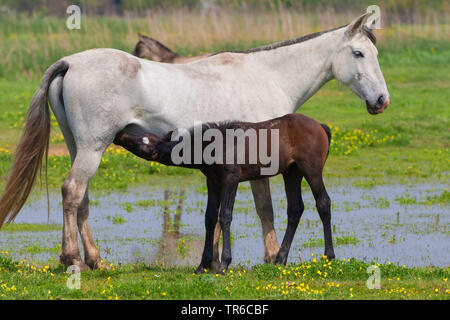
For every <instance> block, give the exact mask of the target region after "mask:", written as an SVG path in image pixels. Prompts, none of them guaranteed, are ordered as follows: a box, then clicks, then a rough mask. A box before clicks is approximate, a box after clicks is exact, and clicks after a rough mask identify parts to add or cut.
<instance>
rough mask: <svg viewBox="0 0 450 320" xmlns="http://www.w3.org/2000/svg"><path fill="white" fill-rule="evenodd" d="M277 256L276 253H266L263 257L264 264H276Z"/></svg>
mask: <svg viewBox="0 0 450 320" xmlns="http://www.w3.org/2000/svg"><path fill="white" fill-rule="evenodd" d="M277 256H278V252H277V253H273V254H268V253H266V254H265V255H264V263H272V264H275V263H277Z"/></svg>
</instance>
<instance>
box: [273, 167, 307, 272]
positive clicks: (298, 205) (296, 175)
mask: <svg viewBox="0 0 450 320" xmlns="http://www.w3.org/2000/svg"><path fill="white" fill-rule="evenodd" d="M283 179H284V188H285V190H286V197H287V216H288V224H287V228H286V233H285V234H284V239H283V242H282V244H281V247H280V251H279V252H278V255H277V259H276V260H275V262H276V263H283V264H286V262H287V258H288V255H289V250H290V248H291V244H292V240H293V239H294V235H295V231H296V230H297V227H298V223H299V221H300V218H301V217H302V214H303V210H304V209H305V207H304V204H303V199H302V189H301V187H302V179H303V176H302V175H301V173H300V172H299V170H298V169H297V167H292V168H291V169H290V170H289V171H288V172H287V173H286V174H283Z"/></svg>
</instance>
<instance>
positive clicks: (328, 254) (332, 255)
mask: <svg viewBox="0 0 450 320" xmlns="http://www.w3.org/2000/svg"><path fill="white" fill-rule="evenodd" d="M325 256H326V257H327V259H328V260H334V259H335V258H336V256H335V255H334V252H329V253H325Z"/></svg>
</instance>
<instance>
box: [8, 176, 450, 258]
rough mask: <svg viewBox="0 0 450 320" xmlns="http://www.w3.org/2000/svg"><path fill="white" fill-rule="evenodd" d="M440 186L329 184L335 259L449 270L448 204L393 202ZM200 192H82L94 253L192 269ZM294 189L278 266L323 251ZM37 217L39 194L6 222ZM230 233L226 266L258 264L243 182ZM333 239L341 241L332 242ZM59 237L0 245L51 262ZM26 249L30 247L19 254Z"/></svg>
mask: <svg viewBox="0 0 450 320" xmlns="http://www.w3.org/2000/svg"><path fill="white" fill-rule="evenodd" d="M446 187H447V186H444V185H439V184H425V185H412V186H407V185H387V186H378V187H375V188H371V189H358V188H354V187H351V186H347V185H346V186H342V185H341V186H329V187H328V193H329V194H330V197H331V199H332V203H333V210H332V225H333V238H334V239H335V241H334V243H335V253H336V257H337V258H338V259H343V258H352V257H354V258H356V259H364V260H367V261H378V262H380V263H384V262H388V261H390V262H392V263H396V264H400V265H406V266H429V265H433V266H449V265H450V246H449V244H450V243H449V236H450V228H449V225H450V211H449V206H448V205H446V206H442V205H413V204H408V205H401V204H399V202H398V201H396V199H397V198H398V197H402V196H403V197H405V195H409V197H410V198H411V197H417V199H419V200H420V199H421V198H423V197H424V196H431V195H437V194H441V192H442V190H443V189H444V188H446ZM271 188H272V198H273V203H274V209H275V226H276V228H277V236H278V238H279V241H281V240H282V237H283V235H284V230H285V228H286V223H287V219H286V201H285V194H284V187H283V184H282V183H281V182H280V180H275V181H273V183H272V186H271ZM204 190H205V188H204V187H202V184H201V183H200V182H199V183H198V188H196V187H194V188H192V187H191V186H190V187H189V189H188V188H184V189H183V188H182V187H176V188H174V187H173V186H172V187H170V188H169V189H167V187H166V186H153V187H152V188H149V187H147V186H145V187H139V188H134V189H130V190H128V192H127V193H117V194H109V195H102V196H95V195H94V196H91V200H94V205H91V214H90V219H89V221H90V226H91V230H92V231H93V235H94V239H96V243H97V244H98V247H99V249H100V252H101V255H102V257H103V258H106V260H108V261H110V262H114V263H118V262H122V263H130V262H131V263H135V262H141V261H142V262H146V263H164V264H167V265H192V266H194V265H196V264H198V262H199V261H200V256H201V252H202V249H203V237H204V217H203V215H204V209H205V206H206V200H207V196H206V194H205V193H204ZM303 190H304V191H303V198H304V202H305V207H306V209H305V212H304V214H303V216H302V220H301V225H300V226H299V228H298V229H297V233H296V235H295V239H294V242H293V245H292V247H291V251H290V255H289V259H288V262H298V261H299V259H300V254H299V253H300V252H301V257H302V259H303V260H309V259H311V254H312V253H313V254H314V255H321V254H322V253H323V243H320V241H321V239H323V231H322V223H321V221H320V218H319V215H318V214H317V211H316V209H315V207H314V202H313V198H312V194H311V192H310V190H309V187H304V188H303ZM202 191H203V192H202ZM183 198H184V199H183ZM180 199H183V200H181V201H180ZM50 200H51V212H52V214H51V219H50V222H52V223H57V224H62V214H61V212H62V208H61V204H60V202H61V196H60V194H59V193H54V194H51V199H50ZM142 200H153V203H150V204H151V205H150V206H148V207H139V206H138V205H137V201H142ZM388 202H389V204H388ZM127 203H131V204H128V207H131V208H132V209H128V210H126V208H127ZM148 204H149V203H147V205H148ZM46 221H47V206H46V199H45V198H44V197H43V198H42V199H40V200H37V201H34V202H32V203H30V204H28V205H26V206H25V207H24V209H23V210H22V212H21V213H20V214H19V216H18V217H17V218H16V221H15V222H16V223H20V222H22V223H46ZM61 229H62V227H61ZM231 229H232V250H233V251H232V253H233V262H232V264H235V265H236V264H241V265H253V264H256V263H263V253H264V248H263V242H262V236H261V227H260V222H259V219H258V217H257V215H256V212H255V209H254V204H253V197H252V194H251V192H250V187H249V184H248V183H243V184H241V186H240V188H239V192H238V195H237V200H236V204H235V210H234V213H233V222H232V226H231ZM336 238H338V240H341V243H339V244H338V243H337V241H336ZM60 241H61V230H57V231H51V232H0V249H2V250H9V251H10V253H11V254H12V255H13V256H14V257H15V258H17V259H23V258H27V259H28V260H31V261H38V262H44V261H48V260H57V259H58V256H59V253H58V252H59V250H58V246H59V245H60ZM308 244H309V245H308ZM32 246H34V247H35V249H34V250H27V248H31V247H32ZM46 248H53V249H52V250H49V249H46ZM80 248H81V243H80Z"/></svg>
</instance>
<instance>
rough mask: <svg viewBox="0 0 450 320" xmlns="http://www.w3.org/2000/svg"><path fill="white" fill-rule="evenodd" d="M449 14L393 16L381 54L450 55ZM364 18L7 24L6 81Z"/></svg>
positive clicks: (160, 16)
mask: <svg viewBox="0 0 450 320" xmlns="http://www.w3.org/2000/svg"><path fill="white" fill-rule="evenodd" d="M444 6H445V5H444ZM447 7H448V5H446V8H444V9H441V10H437V9H434V8H432V9H426V10H425V9H423V10H421V11H420V12H418V13H414V12H413V13H411V14H410V15H409V16H408V17H409V18H408V19H405V14H404V13H403V12H400V11H388V12H386V14H385V18H386V19H384V22H383V23H384V26H383V27H384V29H383V30H382V31H377V32H376V35H377V37H378V38H379V39H380V40H379V44H380V48H381V49H386V50H388V51H389V50H390V51H395V50H404V49H405V47H409V46H411V45H413V46H415V47H416V48H417V47H419V49H424V50H425V51H430V50H431V51H433V49H434V50H437V49H441V47H443V48H444V49H445V50H447V51H448V47H449V43H450V41H449V34H450V33H449V32H448V31H449V24H450V23H449V19H448V12H449V11H450V10H447ZM361 13H362V12H361V11H358V10H347V11H344V12H338V11H336V9H335V8H334V7H332V6H329V7H325V8H316V9H314V10H309V11H305V10H299V9H296V10H294V9H290V10H288V9H286V8H283V7H282V6H280V7H279V8H278V9H277V10H273V11H269V10H255V11H253V10H252V11H251V10H237V9H233V8H221V9H219V10H214V11H207V12H205V11H201V10H189V9H186V8H179V9H172V10H169V11H168V10H165V11H163V10H153V11H147V12H146V14H145V16H142V13H141V14H140V16H133V15H132V14H128V15H127V16H124V17H114V16H111V17H99V16H89V15H86V16H82V25H81V26H82V28H81V29H80V30H68V29H67V28H66V25H65V18H63V17H54V16H48V17H32V18H20V19H18V18H2V19H1V20H0V44H1V45H0V78H26V79H39V78H40V77H41V76H42V73H43V72H44V71H45V69H46V68H47V67H48V66H49V65H50V64H51V63H53V62H54V61H55V60H57V59H59V58H61V57H63V56H66V55H70V54H72V53H75V52H79V51H82V50H86V49H90V48H99V47H112V48H117V49H121V50H124V51H128V52H131V51H132V50H133V48H134V45H135V43H136V42H137V32H141V33H144V34H147V35H150V36H152V37H154V38H156V39H158V40H160V41H162V42H163V43H165V44H166V45H168V46H169V47H171V48H174V49H175V50H177V51H178V52H179V53H181V54H186V55H189V54H194V55H195V54H200V53H202V52H214V51H221V50H243V49H247V48H251V47H255V46H258V45H262V44H266V43H271V42H276V41H280V40H284V39H289V38H293V37H297V36H300V35H304V34H308V33H312V32H316V31H319V30H326V29H330V28H333V27H336V26H340V25H343V24H346V23H348V22H349V21H351V20H352V19H353V18H354V17H356V16H358V15H359V14H361ZM382 17H384V16H382ZM404 21H407V22H408V23H405V22H404ZM432 48H433V49H432ZM413 49H414V48H413ZM441 51H442V50H441Z"/></svg>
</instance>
